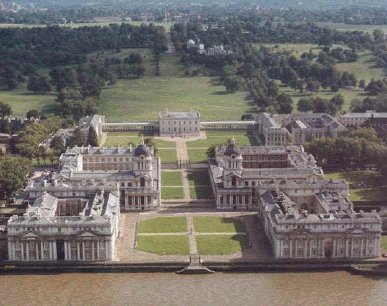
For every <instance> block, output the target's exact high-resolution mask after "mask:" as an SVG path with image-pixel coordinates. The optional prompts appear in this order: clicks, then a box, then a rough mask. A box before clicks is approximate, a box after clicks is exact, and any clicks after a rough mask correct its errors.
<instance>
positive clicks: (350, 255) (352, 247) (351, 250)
mask: <svg viewBox="0 0 387 306" xmlns="http://www.w3.org/2000/svg"><path fill="white" fill-rule="evenodd" d="M353 240H354V239H353V237H352V239H351V254H350V256H351V257H353Z"/></svg>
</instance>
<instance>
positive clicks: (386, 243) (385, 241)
mask: <svg viewBox="0 0 387 306" xmlns="http://www.w3.org/2000/svg"><path fill="white" fill-rule="evenodd" d="M381 247H382V249H383V250H387V236H382V243H381Z"/></svg>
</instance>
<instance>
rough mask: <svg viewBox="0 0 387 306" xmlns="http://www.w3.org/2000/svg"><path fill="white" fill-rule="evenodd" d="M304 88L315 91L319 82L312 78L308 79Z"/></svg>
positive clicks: (317, 89) (318, 86)
mask: <svg viewBox="0 0 387 306" xmlns="http://www.w3.org/2000/svg"><path fill="white" fill-rule="evenodd" d="M306 88H307V89H308V90H309V91H310V92H317V91H319V89H320V82H318V81H313V80H308V81H307V82H306Z"/></svg>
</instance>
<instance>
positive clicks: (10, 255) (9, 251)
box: [8, 241, 14, 260]
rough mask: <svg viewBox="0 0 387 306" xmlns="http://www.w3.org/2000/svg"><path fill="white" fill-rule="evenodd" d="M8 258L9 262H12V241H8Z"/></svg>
mask: <svg viewBox="0 0 387 306" xmlns="http://www.w3.org/2000/svg"><path fill="white" fill-rule="evenodd" d="M8 258H9V260H13V259H14V255H13V241H8Z"/></svg>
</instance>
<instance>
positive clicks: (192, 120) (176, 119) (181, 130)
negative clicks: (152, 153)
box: [159, 111, 200, 137]
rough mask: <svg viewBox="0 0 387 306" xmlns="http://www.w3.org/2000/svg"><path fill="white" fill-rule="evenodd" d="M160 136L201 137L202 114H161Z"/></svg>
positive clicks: (166, 112) (194, 112)
mask: <svg viewBox="0 0 387 306" xmlns="http://www.w3.org/2000/svg"><path fill="white" fill-rule="evenodd" d="M159 124H160V136H166V137H176V136H178V137H189V136H199V135H200V113H199V112H197V111H190V112H169V111H165V112H160V114H159Z"/></svg>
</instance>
